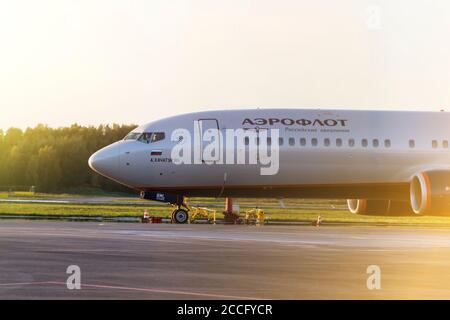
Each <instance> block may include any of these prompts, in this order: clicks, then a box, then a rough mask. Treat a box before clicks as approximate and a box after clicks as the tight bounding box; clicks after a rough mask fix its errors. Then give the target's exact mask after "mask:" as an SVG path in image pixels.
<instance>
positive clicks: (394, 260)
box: [0, 221, 450, 299]
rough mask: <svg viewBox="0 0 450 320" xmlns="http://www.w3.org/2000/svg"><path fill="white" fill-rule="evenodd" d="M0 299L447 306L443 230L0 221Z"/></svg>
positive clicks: (447, 239) (447, 251)
mask: <svg viewBox="0 0 450 320" xmlns="http://www.w3.org/2000/svg"><path fill="white" fill-rule="evenodd" d="M69 265H77V266H79V267H80V269H81V290H69V289H67V286H66V280H67V277H68V276H69V275H68V274H67V273H66V269H67V267H68V266H69ZM370 265H377V266H379V267H380V270H381V289H380V290H369V289H368V288H367V285H366V282H367V278H368V277H369V274H367V273H366V271H367V267H368V266H370ZM0 298H1V299H31V298H38V299H50V298H51V299H79V298H87V299H116V298H120V299H134V298H137V299H350V298H351V299H393V298H400V299H450V230H449V229H431V228H422V229H420V228H401V227H395V228H394V227H392V228H381V227H319V228H317V227H312V226H303V227H287V226H281V227H277V226H262V227H257V226H224V225H215V226H214V225H170V224H126V223H104V224H99V223H87V222H47V221H0Z"/></svg>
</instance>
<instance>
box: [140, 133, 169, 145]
mask: <svg viewBox="0 0 450 320" xmlns="http://www.w3.org/2000/svg"><path fill="white" fill-rule="evenodd" d="M165 136H166V135H165V133H164V132H144V133H143V134H142V136H140V137H139V139H138V140H139V141H142V142H145V143H153V142H157V141H161V140H164V138H165Z"/></svg>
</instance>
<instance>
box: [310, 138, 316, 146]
mask: <svg viewBox="0 0 450 320" xmlns="http://www.w3.org/2000/svg"><path fill="white" fill-rule="evenodd" d="M311 144H312V146H313V147H317V139H316V138H312V139H311Z"/></svg>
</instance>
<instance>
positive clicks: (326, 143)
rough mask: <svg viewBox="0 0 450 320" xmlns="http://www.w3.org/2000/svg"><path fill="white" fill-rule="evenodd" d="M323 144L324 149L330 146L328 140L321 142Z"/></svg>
mask: <svg viewBox="0 0 450 320" xmlns="http://www.w3.org/2000/svg"><path fill="white" fill-rule="evenodd" d="M323 144H324V145H325V147H329V146H330V139H328V138H325V139H324V140H323Z"/></svg>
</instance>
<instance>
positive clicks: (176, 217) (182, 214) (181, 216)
mask: <svg viewBox="0 0 450 320" xmlns="http://www.w3.org/2000/svg"><path fill="white" fill-rule="evenodd" d="M188 220H189V214H188V212H187V211H186V210H184V209H176V210H175V211H174V212H172V221H175V223H187V222H188Z"/></svg>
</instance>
